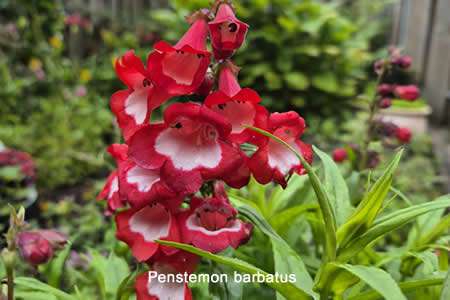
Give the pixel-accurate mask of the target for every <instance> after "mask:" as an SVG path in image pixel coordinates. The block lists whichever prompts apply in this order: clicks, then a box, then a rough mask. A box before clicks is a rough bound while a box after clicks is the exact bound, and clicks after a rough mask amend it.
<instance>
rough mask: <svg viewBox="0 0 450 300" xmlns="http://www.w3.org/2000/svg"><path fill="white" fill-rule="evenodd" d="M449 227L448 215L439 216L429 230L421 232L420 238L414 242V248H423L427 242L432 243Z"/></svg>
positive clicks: (449, 217) (449, 216)
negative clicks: (437, 220) (438, 219)
mask: <svg viewBox="0 0 450 300" xmlns="http://www.w3.org/2000/svg"><path fill="white" fill-rule="evenodd" d="M449 227H450V215H446V216H445V217H443V218H441V219H440V221H439V223H438V224H436V225H435V226H434V227H433V228H432V229H431V230H430V231H428V232H426V233H425V234H423V235H422V236H421V237H420V239H418V241H417V242H416V243H415V246H416V248H418V249H423V247H425V246H426V245H428V244H431V243H434V242H435V241H436V240H437V239H439V238H440V237H441V235H442V234H443V233H444V232H446V231H447V230H448V228H449Z"/></svg>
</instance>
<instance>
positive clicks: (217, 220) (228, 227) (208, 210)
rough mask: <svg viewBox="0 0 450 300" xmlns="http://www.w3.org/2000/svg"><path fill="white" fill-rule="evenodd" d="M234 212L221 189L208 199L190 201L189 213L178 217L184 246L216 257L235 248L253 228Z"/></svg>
mask: <svg viewBox="0 0 450 300" xmlns="http://www.w3.org/2000/svg"><path fill="white" fill-rule="evenodd" d="M236 215H237V211H236V209H235V208H234V207H233V206H231V204H230V203H229V201H228V198H227V197H226V194H225V191H224V190H223V185H219V186H218V187H217V185H216V188H215V193H214V196H213V197H211V198H207V199H202V198H197V197H193V198H192V200H191V206H190V209H189V210H188V211H185V212H182V213H181V214H180V216H179V218H178V219H179V224H180V229H181V233H182V239H183V242H184V243H191V244H193V245H194V246H196V247H198V248H201V249H203V250H206V251H210V252H213V253H217V252H220V251H223V250H225V249H226V248H227V247H230V246H231V247H233V248H237V247H239V246H240V245H241V244H244V243H246V242H247V241H248V239H249V238H250V235H251V232H252V229H253V227H252V224H250V223H245V222H243V221H241V220H239V219H237V218H236Z"/></svg>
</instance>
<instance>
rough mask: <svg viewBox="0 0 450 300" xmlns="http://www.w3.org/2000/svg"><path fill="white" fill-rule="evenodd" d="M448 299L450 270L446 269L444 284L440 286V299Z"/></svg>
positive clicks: (449, 293)
mask: <svg viewBox="0 0 450 300" xmlns="http://www.w3.org/2000/svg"><path fill="white" fill-rule="evenodd" d="M448 299H450V270H448V272H447V276H446V277H445V281H444V285H443V286H442V291H441V298H440V300H448Z"/></svg>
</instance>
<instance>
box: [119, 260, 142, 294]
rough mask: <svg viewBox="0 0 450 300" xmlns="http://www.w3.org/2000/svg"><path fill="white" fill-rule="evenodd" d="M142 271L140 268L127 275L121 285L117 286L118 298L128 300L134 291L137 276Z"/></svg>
mask: <svg viewBox="0 0 450 300" xmlns="http://www.w3.org/2000/svg"><path fill="white" fill-rule="evenodd" d="M141 272H142V271H141V270H140V268H139V265H138V268H137V269H136V270H134V271H133V272H131V273H130V274H128V276H127V277H125V278H124V279H123V280H122V282H121V283H120V284H119V287H118V288H117V292H116V300H128V299H129V297H130V294H132V293H133V292H134V282H135V280H136V277H137V276H138V275H139V274H140V273H141Z"/></svg>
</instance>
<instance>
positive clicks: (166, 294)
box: [135, 264, 192, 300]
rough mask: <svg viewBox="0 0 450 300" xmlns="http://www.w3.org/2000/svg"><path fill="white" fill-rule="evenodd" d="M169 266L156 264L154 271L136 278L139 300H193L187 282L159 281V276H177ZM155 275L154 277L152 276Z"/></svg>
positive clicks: (137, 297)
mask: <svg viewBox="0 0 450 300" xmlns="http://www.w3.org/2000/svg"><path fill="white" fill-rule="evenodd" d="M152 272H155V273H152ZM176 273H177V272H176V271H175V270H174V269H173V268H172V267H170V266H169V265H163V264H155V265H154V267H153V271H149V272H145V273H142V274H140V275H139V276H138V277H136V283H135V289H136V299H137V300H192V293H191V290H190V289H189V286H188V284H187V283H186V282H181V283H178V282H176V281H175V282H174V281H168V280H159V278H158V275H164V277H165V278H167V277H166V276H167V275H168V274H176ZM152 274H153V275H152Z"/></svg>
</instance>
